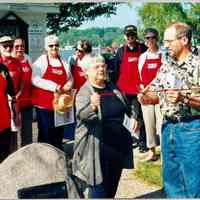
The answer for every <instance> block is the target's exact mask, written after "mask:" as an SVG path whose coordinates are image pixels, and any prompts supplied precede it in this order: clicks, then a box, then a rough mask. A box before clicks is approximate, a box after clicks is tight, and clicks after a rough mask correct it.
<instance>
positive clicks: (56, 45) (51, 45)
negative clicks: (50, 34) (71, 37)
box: [48, 44, 59, 48]
mask: <svg viewBox="0 0 200 200" xmlns="http://www.w3.org/2000/svg"><path fill="white" fill-rule="evenodd" d="M48 47H50V48H53V47H59V44H50V45H48Z"/></svg>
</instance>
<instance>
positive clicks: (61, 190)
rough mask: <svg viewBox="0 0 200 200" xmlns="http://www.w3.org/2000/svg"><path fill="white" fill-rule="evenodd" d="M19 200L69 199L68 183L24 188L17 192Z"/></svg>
mask: <svg viewBox="0 0 200 200" xmlns="http://www.w3.org/2000/svg"><path fill="white" fill-rule="evenodd" d="M17 193H18V198H19V199H52V198H56V199H58V198H60V199H64V198H68V194H67V187H66V182H57V183H50V184H45V185H38V186H32V187H27V188H22V189H19V190H18V191H17Z"/></svg>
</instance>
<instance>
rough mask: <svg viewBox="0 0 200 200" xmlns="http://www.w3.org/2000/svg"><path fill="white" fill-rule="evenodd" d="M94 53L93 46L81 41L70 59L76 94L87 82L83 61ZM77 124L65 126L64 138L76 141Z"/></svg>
mask: <svg viewBox="0 0 200 200" xmlns="http://www.w3.org/2000/svg"><path fill="white" fill-rule="evenodd" d="M91 52H92V46H91V44H90V43H89V42H88V41H87V40H80V41H78V42H77V45H76V47H75V53H74V55H73V56H71V57H69V59H68V63H69V65H70V69H71V73H72V76H73V80H74V84H73V88H74V89H76V93H77V92H78V91H79V89H80V88H81V86H82V85H83V84H84V83H85V81H86V76H85V72H84V70H83V65H82V61H83V60H84V59H85V58H86V57H87V56H88V55H90V53H91ZM75 126H76V122H75V123H73V124H68V125H66V126H65V128H64V129H65V130H64V138H65V139H67V140H74V131H75Z"/></svg>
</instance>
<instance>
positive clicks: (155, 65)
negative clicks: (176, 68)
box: [141, 54, 162, 86]
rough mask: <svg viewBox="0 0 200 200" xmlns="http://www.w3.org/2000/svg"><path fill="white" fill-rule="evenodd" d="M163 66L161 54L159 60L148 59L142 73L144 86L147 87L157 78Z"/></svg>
mask: <svg viewBox="0 0 200 200" xmlns="http://www.w3.org/2000/svg"><path fill="white" fill-rule="evenodd" d="M161 64H162V63H161V54H160V55H159V58H155V59H147V58H146V60H145V62H144V65H143V67H142V71H141V79H142V83H143V84H144V86H147V85H148V84H149V83H150V82H151V81H152V80H153V79H154V78H155V76H156V73H157V71H158V69H159V68H160V66H161Z"/></svg>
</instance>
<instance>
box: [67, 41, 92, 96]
mask: <svg viewBox="0 0 200 200" xmlns="http://www.w3.org/2000/svg"><path fill="white" fill-rule="evenodd" d="M91 52H92V46H91V44H90V43H89V42H88V41H87V40H80V41H78V43H77V45H76V49H75V54H74V56H73V57H70V58H69V64H70V68H71V73H72V76H73V79H74V84H73V88H74V89H76V90H77V92H78V90H79V89H80V88H81V86H82V85H83V84H84V83H85V81H86V76H85V72H84V69H83V68H84V66H82V61H83V59H85V57H87V55H88V54H90V53H91Z"/></svg>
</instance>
